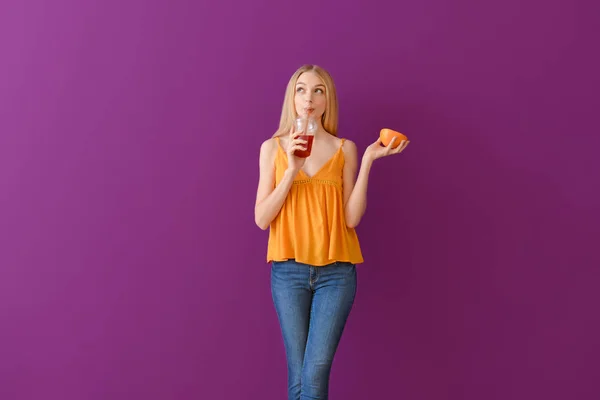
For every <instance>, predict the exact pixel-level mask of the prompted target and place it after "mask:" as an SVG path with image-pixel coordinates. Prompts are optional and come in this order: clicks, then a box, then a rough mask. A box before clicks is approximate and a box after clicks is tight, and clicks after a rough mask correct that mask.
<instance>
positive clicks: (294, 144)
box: [287, 128, 307, 172]
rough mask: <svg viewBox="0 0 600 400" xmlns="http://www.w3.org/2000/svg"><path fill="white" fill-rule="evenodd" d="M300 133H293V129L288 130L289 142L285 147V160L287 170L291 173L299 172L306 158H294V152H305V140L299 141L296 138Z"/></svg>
mask: <svg viewBox="0 0 600 400" xmlns="http://www.w3.org/2000/svg"><path fill="white" fill-rule="evenodd" d="M300 133H301V132H297V131H294V128H292V129H291V130H290V140H289V142H288V146H287V159H288V169H289V170H292V171H293V172H299V171H300V168H302V166H303V165H304V163H305V162H306V158H301V157H296V156H295V155H294V152H295V151H296V150H306V143H307V141H306V140H302V139H300V138H299V137H298V136H299V135H300Z"/></svg>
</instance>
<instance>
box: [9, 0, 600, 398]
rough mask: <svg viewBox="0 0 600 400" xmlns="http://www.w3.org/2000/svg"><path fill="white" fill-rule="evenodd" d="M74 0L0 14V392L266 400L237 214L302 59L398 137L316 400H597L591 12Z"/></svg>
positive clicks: (372, 123)
mask: <svg viewBox="0 0 600 400" xmlns="http://www.w3.org/2000/svg"><path fill="white" fill-rule="evenodd" d="M83 3H84V2H79V1H74V0H72V1H66V0H63V1H52V2H51V1H41V0H38V1H22V0H19V1H17V0H8V1H7V0H4V1H3V2H2V3H1V5H0V49H1V50H2V53H1V55H2V60H1V61H2V62H1V63H0V185H1V190H0V202H1V203H0V223H1V226H2V229H1V230H0V263H1V266H0V267H1V268H0V397H1V398H2V399H3V400H12V399H19V400H21V399H62V400H71V399H73V400H75V399H77V400H82V399H86V400H87V399H112V400H125V399H127V400H134V399H144V400H158V399H161V400H162V399H283V398H285V386H286V381H285V380H286V369H285V356H284V350H283V345H282V341H281V338H280V332H279V327H278V324H277V320H276V316H275V313H274V309H273V307H272V302H271V297H270V289H269V266H268V264H266V262H265V254H266V240H267V232H262V231H260V230H259V229H258V228H257V227H256V226H255V225H254V217H253V207H254V197H255V193H256V192H255V190H256V184H257V179H258V149H259V146H260V143H261V142H262V141H263V140H264V139H265V138H267V137H269V136H270V135H271V134H272V133H273V132H274V130H275V129H276V127H277V123H278V119H279V113H280V110H281V103H282V100H283V91H284V88H285V84H286V83H287V80H288V78H289V76H290V75H291V74H292V73H293V71H294V70H295V69H296V68H297V67H299V66H300V65H301V64H303V63H317V64H320V65H322V66H324V67H325V68H327V69H329V70H330V72H331V73H332V74H333V77H334V79H335V81H336V84H337V86H338V90H339V96H340V102H341V103H340V107H341V116H340V117H341V126H340V131H341V136H344V137H347V138H349V139H352V140H354V141H355V142H356V143H357V145H358V147H359V151H360V152H361V153H362V151H363V150H364V148H365V147H366V146H367V145H368V144H369V143H371V142H372V141H374V140H375V139H376V138H377V135H378V132H379V129H381V128H382V127H384V126H387V127H392V128H395V129H398V130H401V131H403V132H405V133H406V134H407V135H408V136H409V138H410V139H411V145H410V146H409V148H408V149H407V151H406V152H405V153H403V154H402V155H400V156H397V157H390V158H386V159H382V160H378V161H377V162H376V164H375V166H374V168H373V170H372V175H371V180H370V187H369V208H368V210H367V214H366V215H365V218H364V219H363V222H362V224H361V225H360V226H359V228H358V233H359V237H360V238H361V243H362V247H363V251H364V255H365V259H366V262H365V264H363V265H361V266H360V267H359V292H358V296H357V299H356V304H355V308H354V310H353V313H352V315H351V317H350V320H349V322H348V326H347V330H346V333H345V336H344V337H343V340H342V343H341V345H340V349H339V352H338V356H337V358H336V360H335V363H334V368H333V371H332V381H331V398H333V399H346V400H359V399H360V400H363V399H424V400H433V399H436V400H438V399H460V400H480V399H488V400H491V399H502V400H505V399H528V400H529V399H546V400H551V399H561V400H562V399H567V398H568V399H578V400H581V399H597V398H599V397H600V389H598V385H597V378H598V375H599V368H598V360H599V358H600V345H599V344H598V338H599V337H600V322H599V313H598V308H599V305H600V304H599V303H600V302H599V300H600V296H599V290H598V282H599V279H600V269H599V268H598V267H599V266H600V256H599V253H598V251H597V249H598V243H599V239H600V228H599V226H600V223H599V204H600V193H599V191H600V190H599V185H598V181H599V179H598V175H599V174H598V171H600V166H599V162H598V159H599V158H600V157H599V156H598V152H599V150H600V141H599V139H598V136H599V135H598V134H599V129H598V124H597V115H598V110H599V109H600V101H599V97H600V92H599V89H600V87H599V86H600V85H599V78H598V71H599V70H600V60H599V56H598V27H597V16H598V15H599V13H600V6H598V3H597V2H594V1H591V0H590V1H573V0H570V1H569V0H564V1H549V2H548V1H541V0H540V1H534V0H529V1H523V0H507V1H504V2H495V3H496V4H490V2H483V1H475V0H471V1H443V0H421V1H419V2H404V3H402V2H401V3H396V2H391V1H389V2H380V4H378V2H373V1H366V0H360V1H355V2H354V3H353V4H352V5H350V4H348V3H345V2H341V1H336V2H319V3H289V4H288V3H286V2H282V1H274V0H272V1H259V2H247V3H246V2H241V1H240V2H236V3H227V4H225V3H222V4H221V5H218V6H217V5H214V4H213V3H209V2H202V4H199V3H198V2H195V1H191V0H189V1H166V0H165V1H158V0H156V1H142V0H138V1H133V0H129V1H123V0H119V1H116V0H112V1H103V2H99V1H98V2H85V3H87V4H83ZM209 4H210V5H209Z"/></svg>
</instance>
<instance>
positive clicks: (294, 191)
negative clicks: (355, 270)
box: [267, 137, 363, 266]
mask: <svg viewBox="0 0 600 400" xmlns="http://www.w3.org/2000/svg"><path fill="white" fill-rule="evenodd" d="M275 140H276V141H277V156H276V157H275V185H276V186H277V185H278V184H279V182H281V179H282V178H283V175H284V172H285V170H286V168H287V154H286V153H285V151H284V150H283V148H282V147H281V143H280V142H279V138H278V137H276V138H275ZM344 140H345V139H342V142H341V144H340V147H339V149H338V150H337V151H336V153H335V154H334V155H333V156H332V157H331V158H330V159H329V160H328V161H327V162H326V163H325V165H323V166H322V167H321V169H320V170H319V171H317V173H316V174H315V175H313V176H312V177H309V176H308V175H307V174H306V173H305V172H304V171H302V170H300V171H299V172H298V174H297V175H296V177H295V178H294V182H293V184H292V187H291V188H290V191H289V193H288V195H287V197H286V199H285V201H284V203H283V206H282V207H281V211H280V212H279V214H277V216H276V217H275V219H274V220H273V221H272V222H271V226H270V230H269V241H268V249H267V262H271V261H285V260H288V259H295V260H296V261H297V262H299V263H304V264H309V265H312V266H324V265H327V264H331V263H334V262H336V261H346V262H350V263H353V264H359V263H362V262H363V256H362V252H361V249H360V244H359V241H358V236H357V234H356V231H355V229H354V228H349V227H347V226H346V221H345V214H344V204H343V202H344V195H343V190H342V184H343V179H342V171H343V168H344V152H343V150H342V145H343V144H344Z"/></svg>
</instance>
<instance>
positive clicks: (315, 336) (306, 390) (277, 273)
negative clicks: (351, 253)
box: [271, 260, 356, 400]
mask: <svg viewBox="0 0 600 400" xmlns="http://www.w3.org/2000/svg"><path fill="white" fill-rule="evenodd" d="M271 293H272V296H273V303H274V305H275V310H276V312H277V318H278V320H279V325H280V327H281V333H282V336H283V342H284V346H285V354H286V359H287V371H288V399H289V400H308V399H319V400H325V399H327V398H328V391H329V376H330V371H331V365H332V362H333V357H334V355H335V352H336V350H337V347H338V343H339V341H340V338H341V336H342V331H343V330H344V326H345V325H346V320H347V318H348V315H349V314H350V310H351V309H352V305H353V303H354V296H355V294H356V266H355V265H354V264H351V263H347V262H336V263H333V264H329V265H327V266H323V267H314V266H310V265H307V264H301V263H297V262H295V261H294V260H289V261H275V262H273V263H272V266H271Z"/></svg>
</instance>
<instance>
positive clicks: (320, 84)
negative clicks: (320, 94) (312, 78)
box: [296, 82, 325, 87]
mask: <svg viewBox="0 0 600 400" xmlns="http://www.w3.org/2000/svg"><path fill="white" fill-rule="evenodd" d="M298 85H306V83H304V82H298V83H296V86H298ZM319 86H323V87H325V85H323V84H322V83H319V84H318V85H315V87H319Z"/></svg>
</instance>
